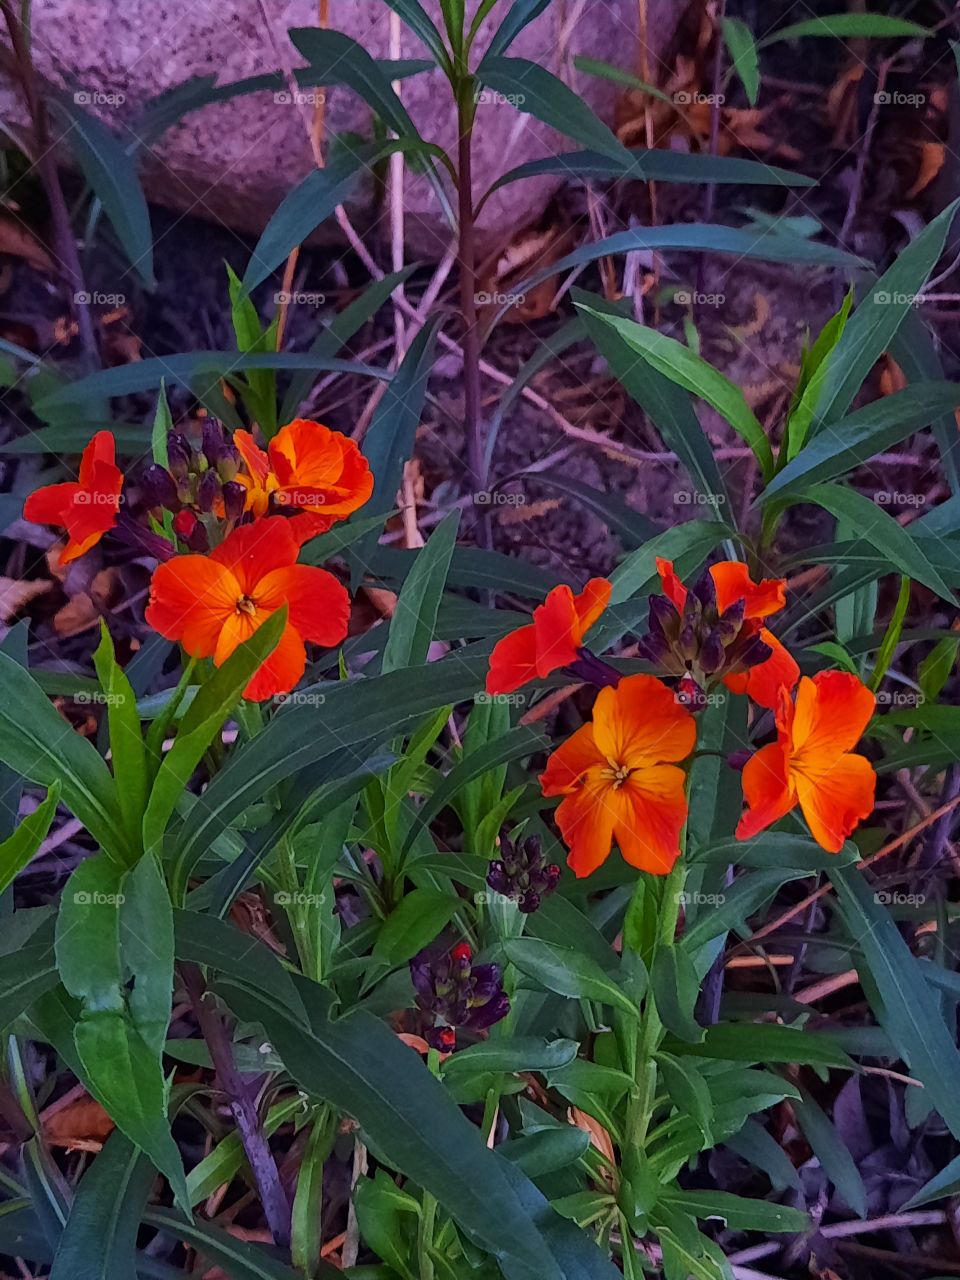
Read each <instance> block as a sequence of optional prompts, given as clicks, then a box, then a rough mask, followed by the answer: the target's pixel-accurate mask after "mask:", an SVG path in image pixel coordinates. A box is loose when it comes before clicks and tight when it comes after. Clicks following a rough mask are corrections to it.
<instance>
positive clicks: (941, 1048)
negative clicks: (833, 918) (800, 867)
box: [830, 867, 960, 1136]
mask: <svg viewBox="0 0 960 1280" xmlns="http://www.w3.org/2000/svg"><path fill="white" fill-rule="evenodd" d="M830 878H831V880H832V881H833V885H834V887H835V889H836V891H837V896H838V899H839V908H840V914H841V916H842V918H843V922H844V925H845V926H846V929H847V932H848V933H849V935H850V937H851V939H852V940H853V942H854V944H855V945H856V946H857V947H859V948H860V951H861V953H862V955H863V961H864V966H865V972H861V979H862V980H863V986H864V990H865V992H866V995H867V999H868V1000H869V1001H870V1005H871V1007H872V1008H873V1012H874V1014H875V1016H876V1019H877V1021H878V1022H879V1023H880V1025H881V1026H882V1027H883V1029H884V1030H885V1031H886V1033H887V1035H889V1037H890V1039H891V1040H892V1041H893V1043H894V1045H895V1046H896V1049H897V1052H898V1053H899V1054H900V1055H901V1056H902V1058H903V1060H904V1062H905V1063H906V1064H907V1065H908V1067H909V1068H910V1073H911V1074H912V1075H915V1076H917V1077H918V1078H919V1079H920V1080H922V1081H923V1086H924V1089H925V1090H926V1092H927V1097H928V1098H929V1099H930V1102H931V1103H932V1105H933V1106H934V1107H935V1108H936V1110H937V1111H938V1112H939V1113H940V1115H941V1116H942V1118H943V1120H944V1122H945V1124H946V1125H947V1127H948V1128H949V1130H950V1132H951V1133H953V1134H954V1135H955V1136H960V1095H958V1094H957V1091H956V1089H955V1088H953V1083H952V1082H953V1081H954V1080H955V1079H957V1076H958V1073H960V1050H958V1049H957V1046H956V1043H955V1041H954V1037H953V1032H952V1031H950V1030H949V1029H948V1028H947V1025H946V1023H945V1022H944V1019H943V1014H942V1012H941V1009H940V1003H939V1001H938V999H937V997H936V995H935V994H934V992H933V991H932V990H931V988H930V986H929V985H928V983H927V982H926V980H925V978H924V976H923V973H922V972H921V970H920V967H919V964H918V962H917V960H916V959H915V958H914V956H913V954H912V953H911V951H910V948H909V947H908V946H907V944H906V942H905V941H904V940H903V938H902V936H901V934H900V931H899V929H898V928H897V926H896V924H895V923H894V921H893V919H892V917H891V916H890V914H889V912H888V911H886V910H885V908H884V907H883V906H882V905H881V904H880V903H879V902H878V901H877V895H876V894H874V893H873V892H872V891H871V889H870V886H869V885H868V884H867V882H866V881H865V880H864V878H863V876H862V875H861V874H860V873H859V872H857V871H856V870H853V869H851V868H849V867H845V868H838V869H837V870H836V871H834V872H833V873H832V874H831V877H830Z"/></svg>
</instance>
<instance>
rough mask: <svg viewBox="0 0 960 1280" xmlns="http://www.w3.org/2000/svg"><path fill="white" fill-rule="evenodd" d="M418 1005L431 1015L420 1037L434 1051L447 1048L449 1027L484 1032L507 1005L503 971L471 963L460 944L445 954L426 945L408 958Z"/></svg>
mask: <svg viewBox="0 0 960 1280" xmlns="http://www.w3.org/2000/svg"><path fill="white" fill-rule="evenodd" d="M410 977H411V980H412V982H413V989H414V993H415V996H414V998H415V1001H416V1004H417V1008H418V1009H420V1011H421V1012H422V1013H424V1014H426V1015H427V1016H428V1017H430V1018H431V1019H432V1025H431V1026H430V1027H428V1028H427V1030H426V1031H425V1032H424V1035H425V1037H426V1039H427V1042H428V1043H429V1044H431V1045H433V1047H434V1048H437V1049H446V1050H449V1049H452V1048H453V1047H454V1043H455V1036H454V1034H453V1029H454V1028H456V1027H463V1028H466V1029H469V1030H473V1031H484V1030H486V1028H487V1027H491V1026H493V1024H494V1023H495V1022H499V1021H500V1019H501V1018H503V1017H504V1016H505V1015H506V1014H507V1013H508V1012H509V1009H510V1001H509V999H508V998H507V995H506V993H505V992H504V990H503V975H502V974H501V971H500V966H499V965H495V964H478V965H474V963H473V953H472V951H471V950H470V948H469V947H468V946H467V944H466V943H465V942H461V943H458V944H457V945H456V946H455V947H454V948H453V949H452V950H451V951H449V952H447V953H446V954H443V953H438V952H437V951H435V950H434V949H431V948H427V949H426V950H424V951H421V952H419V954H418V955H415V956H414V957H413V959H412V960H411V961H410Z"/></svg>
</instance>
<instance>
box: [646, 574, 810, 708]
mask: <svg viewBox="0 0 960 1280" xmlns="http://www.w3.org/2000/svg"><path fill="white" fill-rule="evenodd" d="M657 572H658V573H659V575H660V581H661V583H662V585H663V592H664V595H665V596H666V597H667V599H668V600H670V601H671V603H672V604H673V605H674V607H675V608H676V610H677V611H678V613H680V614H681V615H682V614H683V611H684V605H685V604H686V602H687V596H688V592H687V588H686V587H685V586H684V585H683V583H682V582H681V581H680V579H679V578H678V577H677V575H676V573H675V572H674V568H673V563H672V561H670V560H657ZM709 573H710V577H711V579H712V580H713V589H714V592H715V594H716V610H717V613H718V615H719V617H720V623H721V627H722V623H723V620H724V615H726V617H727V618H731V619H733V620H735V621H738V623H739V634H738V635H737V640H738V641H739V645H738V647H743V642H744V641H749V639H750V637H751V636H752V637H756V638H758V639H759V641H760V642H762V644H763V645H765V646H766V647H767V649H769V650H770V652H769V654H766V652H765V651H764V653H763V658H762V660H761V661H759V662H755V663H748V664H747V665H745V666H744V669H742V670H737V669H736V665H735V669H734V670H733V671H731V672H728V673H727V674H726V675H724V677H723V683H724V684H725V685H726V686H727V688H728V689H729V690H730V691H731V693H746V694H749V696H750V697H751V698H752V699H753V701H754V702H756V703H757V704H758V705H759V706H761V707H768V708H770V709H771V710H774V709H775V708H776V706H777V698H778V693H779V689H780V686H781V685H783V686H785V687H786V688H787V689H792V688H793V686H794V685H795V684H796V683H797V680H798V679H799V678H800V668H799V667H798V666H797V664H796V662H795V661H794V658H793V656H792V655H791V654H790V652H789V651H788V650H787V649H786V648H784V646H783V645H782V644H781V643H780V641H779V640H778V639H777V637H776V636H775V635H774V634H773V633H772V632H771V631H770V630H769V629H768V628H767V627H764V626H761V625H760V623H761V621H762V620H763V619H764V618H769V617H770V615H771V614H774V613H779V611H780V610H781V609H782V608H783V607H784V605H785V604H786V583H785V582H784V581H783V580H782V579H781V578H764V579H763V580H762V581H761V582H754V581H753V579H752V578H751V577H750V573H749V571H748V569H747V566H746V565H745V564H742V563H741V562H740V561H739V560H724V561H723V562H722V563H720V564H715V565H711V567H710V570H709ZM723 640H724V643H725V644H728V643H729V638H728V637H726V636H724V637H723ZM748 656H749V655H748ZM738 665H740V666H743V664H742V663H741V664H738Z"/></svg>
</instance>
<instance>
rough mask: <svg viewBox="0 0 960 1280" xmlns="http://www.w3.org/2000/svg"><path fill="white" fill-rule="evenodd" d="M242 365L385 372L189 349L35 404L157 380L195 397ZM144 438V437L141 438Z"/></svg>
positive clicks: (111, 372)
mask: <svg viewBox="0 0 960 1280" xmlns="http://www.w3.org/2000/svg"><path fill="white" fill-rule="evenodd" d="M247 369H309V370H311V371H313V372H314V373H355V374H359V375H360V376H361V377H381V376H384V375H383V374H382V373H381V371H380V370H378V369H372V368H370V367H369V366H368V365H362V364H356V363H354V362H353V361H350V360H333V359H330V358H329V357H326V356H324V357H321V356H312V355H296V354H295V353H293V352H290V351H266V352H259V351H254V352H246V353H245V352H242V351H192V352H189V353H185V354H181V355H175V356H157V357H152V358H151V359H149V360H135V361H133V362H132V363H131V364H123V365H116V366H114V367H113V368H112V369H98V370H97V371H96V373H89V374H87V376H86V377H85V378H80V379H79V380H78V381H76V382H68V383H67V384H66V386H63V387H60V388H59V389H58V390H56V391H53V392H51V393H50V394H49V395H46V396H43V397H42V399H40V400H38V401H37V403H36V405H35V406H34V408H35V409H36V411H37V412H38V413H40V414H43V415H46V414H49V413H53V412H55V411H57V410H59V409H64V408H72V407H73V406H75V405H77V404H81V405H83V404H86V403H88V402H91V401H92V402H94V403H98V402H99V401H101V400H103V399H106V398H108V397H113V396H129V395H136V394H137V393H138V392H140V391H151V390H153V388H154V387H159V386H160V385H161V383H162V382H164V381H166V382H170V383H176V384H177V385H178V386H183V387H187V388H188V389H189V388H193V389H194V390H195V391H196V393H197V396H198V398H202V395H203V394H205V390H206V387H208V386H210V387H215V386H216V385H217V384H218V383H219V382H220V380H221V379H222V378H225V377H226V376H227V375H228V374H231V373H243V372H244V371H245V370H247ZM143 439H144V442H145V441H146V436H144V437H143Z"/></svg>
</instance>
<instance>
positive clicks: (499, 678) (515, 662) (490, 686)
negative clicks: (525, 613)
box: [487, 578, 610, 694]
mask: <svg viewBox="0 0 960 1280" xmlns="http://www.w3.org/2000/svg"><path fill="white" fill-rule="evenodd" d="M609 601H610V583H609V582H608V581H607V580H606V578H591V579H590V581H589V582H588V583H587V585H586V586H585V587H584V589H583V591H582V592H581V593H580V595H578V596H575V595H574V594H573V592H572V591H571V590H570V588H569V587H568V586H565V585H564V586H560V587H554V588H553V590H552V591H551V592H550V593H549V595H548V596H547V598H546V600H544V602H543V604H541V605H539V606H538V607H537V608H536V609H534V611H533V622H532V623H530V624H529V625H528V626H526V627H519V628H518V629H517V630H516V631H511V632H510V634H509V635H507V636H504V637H503V639H502V640H498V641H497V643H496V645H495V646H494V649H493V652H492V653H491V655H490V670H489V671H488V672H487V693H490V694H496V693H513V691H514V689H519V688H520V686H521V685H524V684H527V682H528V681H530V680H536V679H540V680H542V679H544V677H545V676H548V675H549V674H550V672H551V671H556V670H557V669H558V668H559V667H568V666H570V664H571V663H573V662H576V661H577V658H578V657H579V650H580V647H581V646H582V644H583V637H584V636H585V635H586V633H587V632H588V631H589V630H590V628H591V627H592V626H593V624H594V623H595V622H596V620H597V619H598V618H599V617H600V615H601V613H603V611H604V609H605V608H606V607H607V604H608V603H609Z"/></svg>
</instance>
